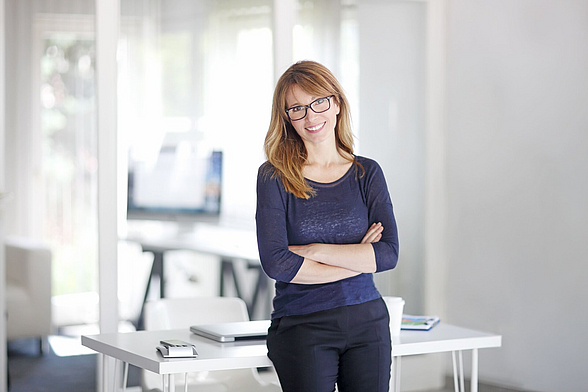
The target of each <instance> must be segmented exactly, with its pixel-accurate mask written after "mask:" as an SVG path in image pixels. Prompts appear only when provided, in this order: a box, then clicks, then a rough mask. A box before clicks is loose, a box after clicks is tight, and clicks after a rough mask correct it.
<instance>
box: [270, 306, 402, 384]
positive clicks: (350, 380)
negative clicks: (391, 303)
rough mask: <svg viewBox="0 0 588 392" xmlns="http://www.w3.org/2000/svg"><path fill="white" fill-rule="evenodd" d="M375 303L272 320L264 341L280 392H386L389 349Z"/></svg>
mask: <svg viewBox="0 0 588 392" xmlns="http://www.w3.org/2000/svg"><path fill="white" fill-rule="evenodd" d="M389 320H390V318H389V316H388V309H387V308H386V304H385V303H384V301H383V300H382V299H381V298H380V299H377V300H373V301H369V302H366V303H363V304H359V305H352V306H343V307H339V308H335V309H330V310H325V311H321V312H316V313H311V314H308V315H302V316H285V317H282V318H280V319H275V320H273V321H272V325H271V327H270V329H269V333H268V337H267V346H268V356H269V358H270V359H271V360H272V362H273V364H274V367H275V368H276V372H277V373H278V377H279V379H280V384H281V385H282V389H283V390H284V392H333V391H334V390H335V383H337V386H338V390H339V392H386V391H388V386H389V383H390V365H391V363H392V357H391V356H392V347H391V341H390V321H389Z"/></svg>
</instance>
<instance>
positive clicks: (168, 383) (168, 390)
mask: <svg viewBox="0 0 588 392" xmlns="http://www.w3.org/2000/svg"><path fill="white" fill-rule="evenodd" d="M161 377H162V379H163V392H175V391H176V381H175V380H174V375H173V373H172V374H163V375H162V376H161Z"/></svg>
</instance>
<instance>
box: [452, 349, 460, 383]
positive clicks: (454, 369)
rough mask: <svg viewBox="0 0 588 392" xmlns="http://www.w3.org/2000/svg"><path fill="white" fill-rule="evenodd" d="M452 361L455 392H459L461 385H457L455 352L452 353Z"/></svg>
mask: <svg viewBox="0 0 588 392" xmlns="http://www.w3.org/2000/svg"><path fill="white" fill-rule="evenodd" d="M451 359H452V362H453V390H454V391H455V392H459V384H458V383H457V366H456V364H455V351H452V352H451Z"/></svg>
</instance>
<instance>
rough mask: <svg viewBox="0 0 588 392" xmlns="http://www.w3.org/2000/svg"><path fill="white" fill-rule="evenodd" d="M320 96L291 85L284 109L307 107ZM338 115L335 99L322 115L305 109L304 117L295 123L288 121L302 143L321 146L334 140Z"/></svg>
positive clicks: (332, 99)
mask: <svg viewBox="0 0 588 392" xmlns="http://www.w3.org/2000/svg"><path fill="white" fill-rule="evenodd" d="M318 98H324V97H322V96H320V97H315V96H314V95H310V94H308V93H307V92H305V91H304V90H302V89H301V88H300V86H298V85H297V84H295V85H293V86H292V87H291V88H290V89H289V90H288V92H287V93H286V108H287V109H289V108H292V107H294V106H304V105H309V104H310V103H311V102H313V101H314V100H316V99H318ZM338 114H339V105H338V104H337V101H336V100H335V98H334V97H333V98H331V107H330V108H329V110H327V111H325V112H322V113H315V112H314V111H312V110H311V109H310V108H307V109H306V116H305V117H304V118H303V119H301V120H297V121H290V123H291V124H292V126H293V127H294V129H295V130H296V133H298V135H300V137H301V138H302V141H303V142H304V144H305V145H307V146H308V143H311V144H316V145H318V144H321V143H325V142H333V143H334V140H335V125H336V124H337V115H338Z"/></svg>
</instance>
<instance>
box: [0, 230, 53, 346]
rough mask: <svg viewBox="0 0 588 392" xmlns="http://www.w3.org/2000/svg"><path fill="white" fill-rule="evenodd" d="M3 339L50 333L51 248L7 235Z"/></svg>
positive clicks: (27, 239)
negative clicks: (4, 337)
mask: <svg viewBox="0 0 588 392" xmlns="http://www.w3.org/2000/svg"><path fill="white" fill-rule="evenodd" d="M4 245H5V255H6V313H7V316H8V318H7V321H6V339H7V340H8V341H12V340H16V339H22V338H38V339H39V351H40V353H41V354H42V353H43V338H44V337H46V336H48V335H49V334H50V333H51V262H52V252H51V249H50V248H49V247H48V246H47V245H46V244H43V243H39V242H37V241H34V240H32V239H30V238H24V237H6V238H5V241H4Z"/></svg>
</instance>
